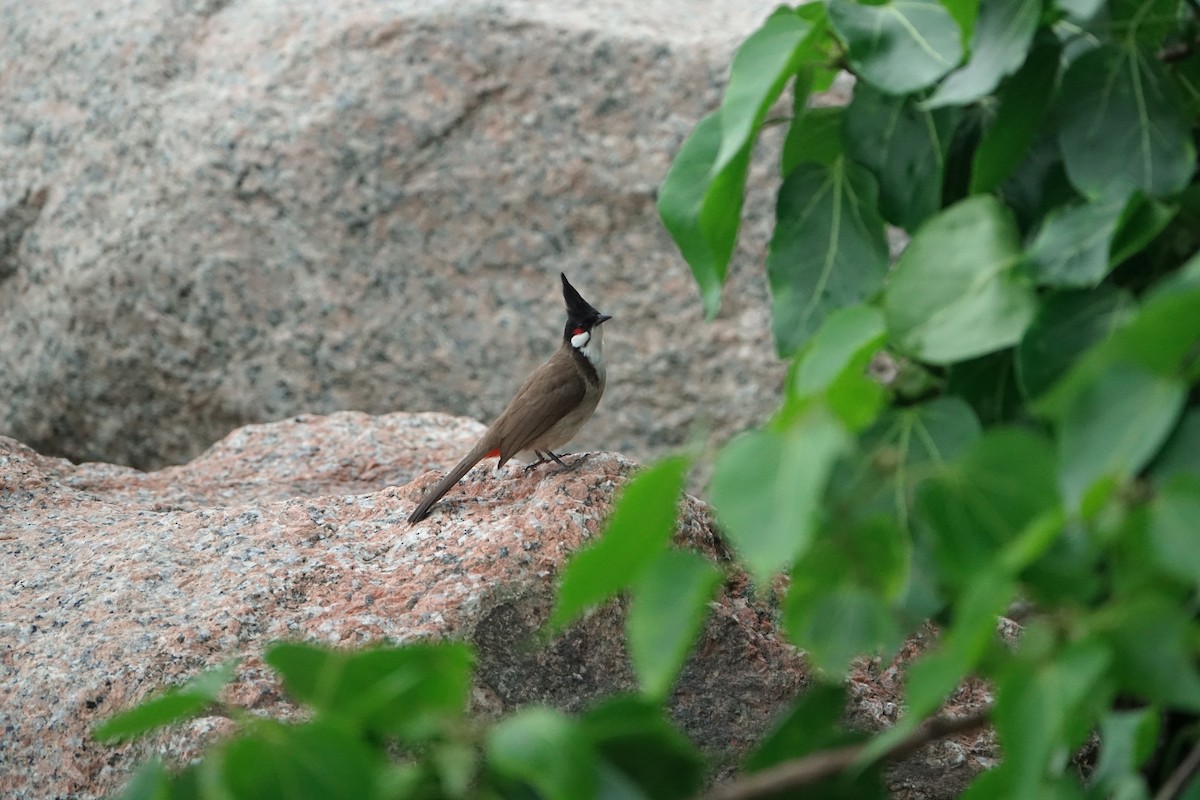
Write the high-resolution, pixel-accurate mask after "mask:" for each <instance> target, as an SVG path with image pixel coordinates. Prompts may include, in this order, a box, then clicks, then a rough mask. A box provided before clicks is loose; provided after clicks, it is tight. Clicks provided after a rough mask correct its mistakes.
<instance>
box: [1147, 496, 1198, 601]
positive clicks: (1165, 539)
mask: <svg viewBox="0 0 1200 800" xmlns="http://www.w3.org/2000/svg"><path fill="white" fill-rule="evenodd" d="M1197 520H1200V473H1193V474H1190V475H1188V474H1184V475H1177V476H1176V477H1175V478H1174V479H1173V480H1171V481H1169V482H1168V483H1166V484H1165V485H1164V486H1163V487H1162V489H1161V490H1159V492H1158V495H1157V496H1156V497H1155V498H1154V500H1153V502H1152V503H1151V504H1150V517H1149V524H1148V526H1147V538H1148V540H1149V544H1150V553H1151V557H1152V558H1153V559H1154V561H1155V563H1156V564H1157V565H1158V567H1159V568H1160V569H1161V570H1162V571H1163V572H1165V573H1167V574H1168V575H1174V576H1175V577H1177V578H1180V579H1182V580H1184V581H1187V582H1188V583H1189V584H1190V585H1191V586H1193V587H1200V548H1198V547H1196V521H1197Z"/></svg>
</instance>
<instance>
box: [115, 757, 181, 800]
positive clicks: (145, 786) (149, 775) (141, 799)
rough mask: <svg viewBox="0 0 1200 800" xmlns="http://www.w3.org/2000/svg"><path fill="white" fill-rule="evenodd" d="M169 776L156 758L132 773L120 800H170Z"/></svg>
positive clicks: (160, 761)
mask: <svg viewBox="0 0 1200 800" xmlns="http://www.w3.org/2000/svg"><path fill="white" fill-rule="evenodd" d="M170 798H171V774H170V773H169V772H167V768H166V767H165V766H163V762H162V760H161V759H160V758H158V757H157V756H154V757H152V758H151V759H150V760H149V761H147V762H146V763H144V764H142V765H141V766H140V767H138V768H137V770H136V771H135V772H134V773H133V777H131V778H130V779H129V783H127V784H125V789H124V790H123V791H122V792H121V796H120V800H170Z"/></svg>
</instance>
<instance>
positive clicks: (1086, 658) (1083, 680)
mask: <svg viewBox="0 0 1200 800" xmlns="http://www.w3.org/2000/svg"><path fill="white" fill-rule="evenodd" d="M1108 663H1109V654H1108V652H1107V650H1106V648H1104V647H1103V645H1101V644H1100V643H1098V642H1096V641H1088V640H1085V641H1083V642H1079V643H1076V644H1073V645H1070V646H1069V647H1068V648H1067V649H1066V650H1065V651H1064V652H1063V653H1062V654H1061V655H1059V656H1058V658H1057V659H1056V660H1055V661H1053V662H1051V663H1049V664H1030V665H1021V666H1020V667H1018V668H1017V669H1014V670H1012V671H1011V672H1010V673H1009V674H1008V675H1007V676H1006V677H1005V678H1004V680H1003V682H1002V683H1001V684H1000V686H999V687H998V690H997V692H996V706H995V709H994V710H993V712H992V720H993V722H994V724H995V726H996V732H997V733H998V734H999V737H1000V742H1001V745H1002V746H1003V748H1004V762H1005V763H1004V767H1003V769H1005V770H1006V771H1007V772H1008V773H1009V774H1010V775H1012V776H1013V777H1014V779H1015V783H1014V784H1012V785H1010V787H1009V791H1011V795H1010V796H1012V797H1034V796H1037V795H1038V791H1037V787H1038V785H1039V784H1040V782H1041V780H1042V776H1043V775H1044V774H1045V772H1046V771H1047V764H1048V762H1049V760H1050V759H1051V757H1052V756H1053V755H1055V754H1056V752H1055V751H1056V750H1057V749H1059V748H1061V747H1062V746H1063V742H1062V739H1063V738H1064V735H1065V733H1066V729H1067V728H1068V727H1069V726H1070V725H1071V724H1073V723H1074V722H1076V721H1077V720H1073V719H1072V717H1073V716H1078V715H1079V714H1080V709H1079V708H1078V706H1079V705H1080V704H1081V702H1082V701H1084V700H1085V699H1086V697H1087V695H1088V694H1089V693H1091V692H1094V691H1095V688H1096V686H1097V684H1098V683H1099V682H1100V681H1101V680H1102V678H1103V676H1104V671H1105V668H1106V667H1107V666H1108Z"/></svg>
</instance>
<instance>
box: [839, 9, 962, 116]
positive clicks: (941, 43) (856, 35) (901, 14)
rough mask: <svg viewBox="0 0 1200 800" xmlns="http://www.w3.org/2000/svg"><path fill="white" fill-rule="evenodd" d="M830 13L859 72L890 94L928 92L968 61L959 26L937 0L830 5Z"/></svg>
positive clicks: (853, 65)
mask: <svg viewBox="0 0 1200 800" xmlns="http://www.w3.org/2000/svg"><path fill="white" fill-rule="evenodd" d="M826 10H827V13H828V15H829V21H830V23H831V24H832V25H833V27H834V30H836V31H837V34H838V36H839V37H841V39H842V41H843V42H845V43H846V47H847V50H848V55H849V60H850V65H851V66H852V67H853V68H854V72H855V73H856V74H857V75H858V76H859V77H860V78H863V79H865V80H866V81H867V82H869V83H871V84H874V85H875V86H876V87H878V88H880V89H882V90H883V91H885V92H887V93H889V94H897V95H903V94H912V93H913V92H916V91H918V90H920V89H924V88H925V87H926V86H930V85H932V84H933V83H934V82H936V81H937V80H938V79H939V78H941V77H942V76H943V75H945V74H946V73H947V72H949V71H950V70H952V69H954V67H956V66H957V65H958V62H959V61H960V60H961V59H962V39H961V33H960V31H959V28H958V25H957V24H956V23H955V21H954V18H953V17H951V16H950V14H949V13H948V12H947V11H946V9H945V8H943V7H942V5H941V4H939V3H938V2H936V0H897V1H896V2H890V3H884V4H882V5H862V4H859V3H856V2H853V0H828V3H827V5H826Z"/></svg>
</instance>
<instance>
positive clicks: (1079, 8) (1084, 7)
mask: <svg viewBox="0 0 1200 800" xmlns="http://www.w3.org/2000/svg"><path fill="white" fill-rule="evenodd" d="M1054 4H1055V5H1057V6H1058V8H1059V9H1060V10H1061V11H1064V12H1066V14H1067V16H1069V17H1071V18H1072V19H1073V20H1074V21H1075V22H1080V23H1083V22H1088V21H1089V20H1091V18H1092V17H1094V16H1096V12H1098V11H1099V10H1100V9H1101V8H1103V7H1104V0H1055V3H1054Z"/></svg>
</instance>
